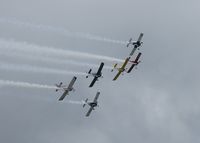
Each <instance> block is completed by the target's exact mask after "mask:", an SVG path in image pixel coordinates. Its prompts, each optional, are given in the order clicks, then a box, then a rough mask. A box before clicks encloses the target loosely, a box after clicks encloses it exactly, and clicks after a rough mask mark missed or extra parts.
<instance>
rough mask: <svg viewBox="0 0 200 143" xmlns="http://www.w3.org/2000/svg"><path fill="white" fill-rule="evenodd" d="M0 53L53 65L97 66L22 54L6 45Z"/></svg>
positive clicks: (106, 67)
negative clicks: (10, 49)
mask: <svg viewBox="0 0 200 143" xmlns="http://www.w3.org/2000/svg"><path fill="white" fill-rule="evenodd" d="M0 49H3V50H1V53H0V56H6V57H9V58H17V59H23V60H31V61H39V62H46V63H52V64H55V65H65V64H71V65H75V66H83V67H85V66H86V67H94V68H98V67H99V65H96V64H90V63H84V62H79V61H74V60H71V59H68V60H64V59H58V58H52V57H44V56H43V57H42V56H38V55H32V54H31V53H29V54H22V53H21V52H20V51H15V52H13V51H12V52H11V51H9V48H7V47H2V46H1V47H0ZM104 69H109V70H110V69H112V67H111V66H104Z"/></svg>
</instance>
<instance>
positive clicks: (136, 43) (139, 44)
mask: <svg viewBox="0 0 200 143" xmlns="http://www.w3.org/2000/svg"><path fill="white" fill-rule="evenodd" d="M143 35H144V34H143V33H140V36H139V38H138V40H137V41H136V42H133V41H132V38H130V40H129V41H128V44H127V45H126V47H129V45H133V46H134V48H133V50H132V51H131V53H130V56H132V55H133V54H134V52H135V50H136V49H137V48H138V47H140V46H141V45H142V44H143V42H141V40H142V37H143Z"/></svg>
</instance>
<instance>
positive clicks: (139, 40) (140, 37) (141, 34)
mask: <svg viewBox="0 0 200 143" xmlns="http://www.w3.org/2000/svg"><path fill="white" fill-rule="evenodd" d="M143 35H144V34H143V33H140V36H139V38H138V42H141V40H142V37H143Z"/></svg>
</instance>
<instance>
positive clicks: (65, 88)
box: [56, 76, 77, 101]
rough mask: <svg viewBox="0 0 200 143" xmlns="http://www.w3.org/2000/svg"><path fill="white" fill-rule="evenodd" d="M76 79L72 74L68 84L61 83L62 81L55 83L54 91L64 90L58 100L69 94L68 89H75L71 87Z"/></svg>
mask: <svg viewBox="0 0 200 143" xmlns="http://www.w3.org/2000/svg"><path fill="white" fill-rule="evenodd" d="M76 79H77V77H75V76H74V77H73V78H72V80H71V82H70V83H69V85H68V86H66V85H62V84H63V83H62V82H60V84H56V87H57V89H56V92H57V91H59V90H62V91H64V93H63V94H62V96H61V97H60V98H59V101H62V100H63V99H64V98H65V96H66V95H68V94H69V92H70V91H75V89H74V88H73V85H74V83H75V81H76Z"/></svg>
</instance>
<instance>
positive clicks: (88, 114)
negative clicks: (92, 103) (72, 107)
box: [85, 107, 93, 117]
mask: <svg viewBox="0 0 200 143" xmlns="http://www.w3.org/2000/svg"><path fill="white" fill-rule="evenodd" d="M92 110H93V107H90V109H89V111H88V112H87V114H86V115H85V116H86V117H88V116H90V114H91V112H92Z"/></svg>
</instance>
